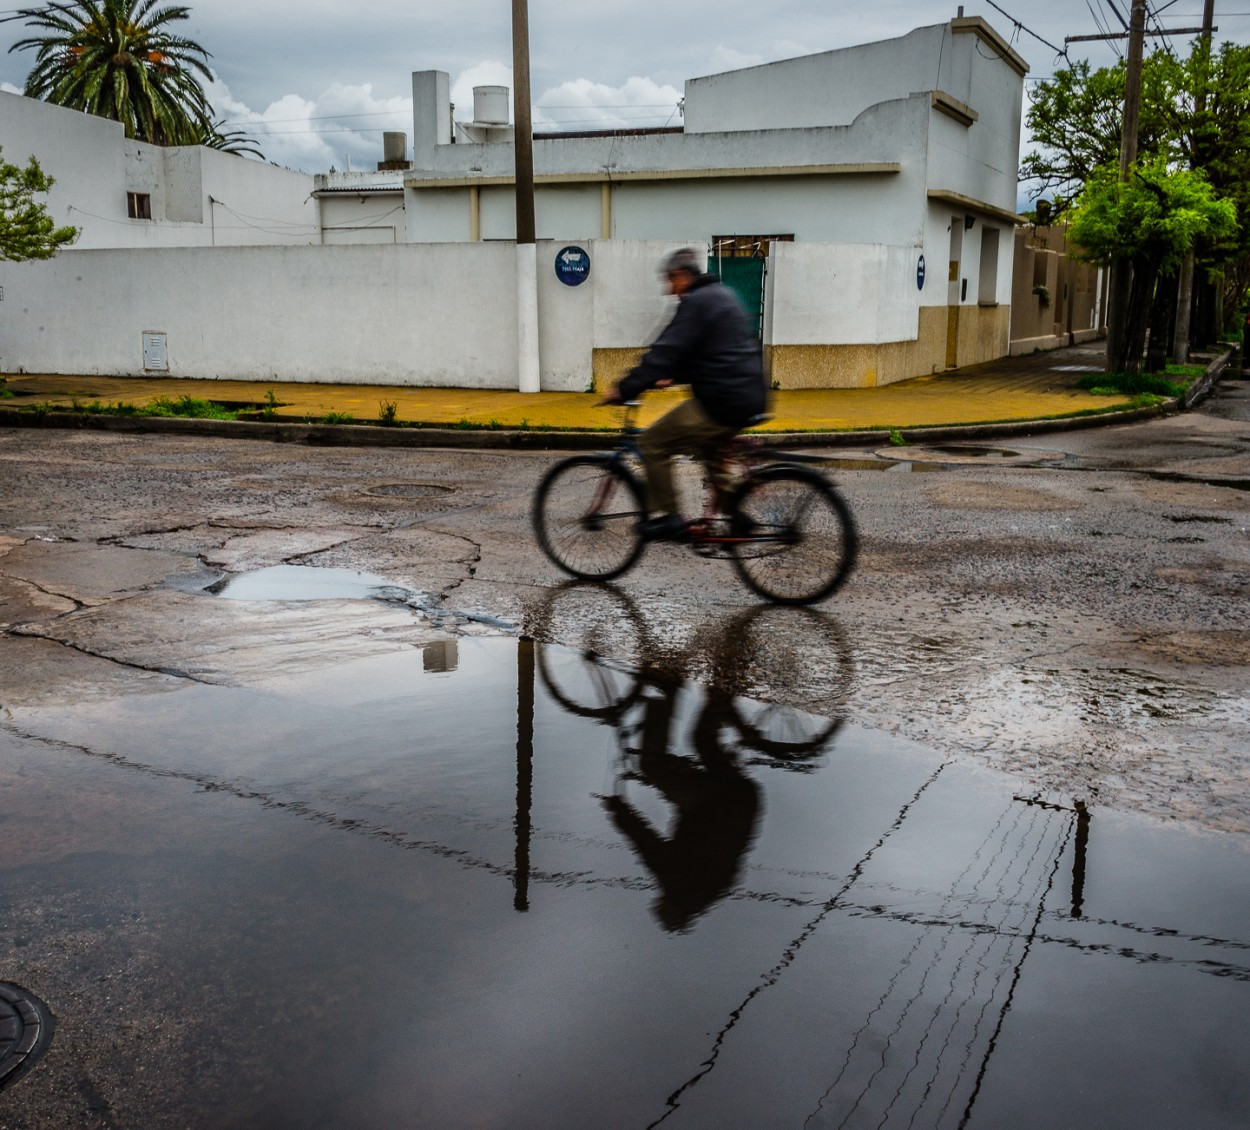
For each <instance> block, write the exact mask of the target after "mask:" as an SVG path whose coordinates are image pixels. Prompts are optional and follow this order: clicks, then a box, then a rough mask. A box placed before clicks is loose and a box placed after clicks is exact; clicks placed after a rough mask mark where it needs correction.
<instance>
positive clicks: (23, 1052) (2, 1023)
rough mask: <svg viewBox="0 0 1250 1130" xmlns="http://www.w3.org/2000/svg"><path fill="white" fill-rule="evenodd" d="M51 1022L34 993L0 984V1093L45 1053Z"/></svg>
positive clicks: (48, 1042) (44, 1007)
mask: <svg viewBox="0 0 1250 1130" xmlns="http://www.w3.org/2000/svg"><path fill="white" fill-rule="evenodd" d="M53 1027H54V1022H53V1019H52V1013H51V1011H50V1010H49V1008H48V1006H47V1005H46V1004H44V1003H43V1001H41V1000H40V999H39V998H38V997H36V996H35V995H34V994H33V993H29V992H27V991H26V990H25V989H23V988H20V987H19V986H17V985H11V984H9V983H8V982H7V981H0V1090H3V1089H4V1088H5V1087H8V1086H11V1085H12V1084H14V1083H16V1082H17V1081H18V1080H19V1079H20V1078H21V1077H22V1076H23V1075H25V1074H26V1072H28V1071H29V1070H30V1069H31V1068H32V1067H33V1066H34V1065H35V1062H36V1061H37V1060H38V1059H39V1057H40V1056H42V1055H43V1053H44V1052H46V1051H47V1050H48V1045H49V1044H50V1043H51V1042H52V1029H53Z"/></svg>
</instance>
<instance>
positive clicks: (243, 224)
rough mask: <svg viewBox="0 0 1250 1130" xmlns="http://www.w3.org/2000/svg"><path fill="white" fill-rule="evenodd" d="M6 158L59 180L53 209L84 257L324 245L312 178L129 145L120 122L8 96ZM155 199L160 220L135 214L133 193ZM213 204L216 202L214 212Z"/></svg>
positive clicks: (192, 151) (0, 137) (1, 102)
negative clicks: (129, 200)
mask: <svg viewBox="0 0 1250 1130" xmlns="http://www.w3.org/2000/svg"><path fill="white" fill-rule="evenodd" d="M0 146H3V148H4V158H5V160H7V161H11V162H13V163H14V164H21V165H25V163H26V161H27V160H28V159H29V157H30V156H32V155H34V156H35V157H37V158H38V159H39V163H40V165H42V166H43V170H44V172H46V173H48V174H49V175H50V176H52V177H53V178H54V179H55V180H56V184H54V185H53V187H52V191H51V192H50V193H49V194H48V198H47V204H48V210H49V212H50V213H51V215H52V216H53V218H54V219H55V221H56V223H57V224H58V225H61V224H72V225H74V226H75V227H77V228H78V229H79V232H80V235H79V238H78V242H77V244H76V245H75V246H76V249H80V250H88V249H94V248H106V247H208V246H213V245H216V246H269V245H276V244H301V243H317V242H319V241H320V238H321V237H320V230H319V226H318V223H317V208H316V202H315V201H313V200H311V199H310V198H309V195H310V193H311V192H312V189H313V179H312V177H310V176H307V175H305V174H304V173H296V172H292V171H291V170H290V169H280V168H278V167H277V166H275V165H269V164H267V163H265V162H263V161H255V160H249V159H247V158H244V157H239V156H236V155H234V154H232V153H223V152H220V151H219V150H215V149H206V148H203V147H201V146H188V147H182V148H174V149H165V148H161V147H159V146H155V145H147V144H144V143H143V142H136V141H127V140H126V138H125V135H124V132H123V130H122V127H121V126H120V125H119V124H118V123H116V122H110V121H106V120H105V119H103V118H97V117H93V116H92V115H90V114H82V113H79V112H77V111H75V110H67V109H65V108H64V107H61V106H52V105H50V104H48V103H46V102H41V101H39V100H38V99H35V98H24V97H22V96H20V95H16V94H6V93H3V92H0ZM127 192H143V193H147V194H148V195H150V197H151V206H152V219H150V220H132V219H130V218H129V217H128V215H127V210H126V193H127ZM210 197H211V198H212V201H215V203H210Z"/></svg>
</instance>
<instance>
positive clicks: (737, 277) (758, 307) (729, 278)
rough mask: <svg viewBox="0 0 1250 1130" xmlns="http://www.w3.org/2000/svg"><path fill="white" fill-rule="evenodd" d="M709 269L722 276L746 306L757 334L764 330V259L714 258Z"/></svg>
mask: <svg viewBox="0 0 1250 1130" xmlns="http://www.w3.org/2000/svg"><path fill="white" fill-rule="evenodd" d="M708 268H709V270H710V271H711V272H712V274H714V275H718V276H719V277H720V280H721V282H723V283H724V284H725V285H726V286H727V287H729V289H730V290H732V291H733V292H734V294H736V295H737V296H738V300H739V301H740V302H741V303H742V305H743V306H744V307H746V312H747V317H748V318H750V319H751V325H752V326H753V327H754V328H755V336H756V337H762V336H763V330H764V260H763V259H754V258H753V259H747V258H741V259H739V258H732V259H730V258H723V259H722V258H713V259H712V261H711V262H710V263H709V264H708Z"/></svg>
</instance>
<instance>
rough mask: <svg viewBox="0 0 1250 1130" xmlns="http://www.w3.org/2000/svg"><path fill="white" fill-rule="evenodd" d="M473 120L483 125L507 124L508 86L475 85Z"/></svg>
mask: <svg viewBox="0 0 1250 1130" xmlns="http://www.w3.org/2000/svg"><path fill="white" fill-rule="evenodd" d="M473 121H474V122H475V123H476V124H478V125H484V126H506V125H507V124H508V88H507V87H506V86H475V87H474V88H473Z"/></svg>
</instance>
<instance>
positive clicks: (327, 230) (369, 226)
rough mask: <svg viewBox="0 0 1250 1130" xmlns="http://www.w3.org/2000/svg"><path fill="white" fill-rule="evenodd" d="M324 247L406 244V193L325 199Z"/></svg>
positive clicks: (322, 204)
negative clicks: (326, 245) (327, 244)
mask: <svg viewBox="0 0 1250 1130" xmlns="http://www.w3.org/2000/svg"><path fill="white" fill-rule="evenodd" d="M318 205H319V207H320V216H321V242H322V243H334V244H344V243H403V242H405V241H406V239H407V237H408V236H407V230H406V227H405V221H404V196H403V193H402V192H398V191H397V192H382V193H368V192H361V193H354V192H350V193H348V192H345V193H339V194H335V195H325V196H322V197H320V199H319V200H318Z"/></svg>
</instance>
